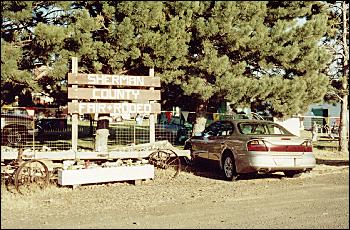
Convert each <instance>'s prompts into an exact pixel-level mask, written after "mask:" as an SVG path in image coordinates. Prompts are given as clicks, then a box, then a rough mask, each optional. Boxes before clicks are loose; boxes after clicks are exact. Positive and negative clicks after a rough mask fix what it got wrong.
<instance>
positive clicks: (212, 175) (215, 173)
mask: <svg viewBox="0 0 350 230" xmlns="http://www.w3.org/2000/svg"><path fill="white" fill-rule="evenodd" d="M181 171H183V172H188V173H192V174H194V175H196V176H200V177H205V178H209V179H215V180H223V181H224V180H225V177H224V175H223V173H222V171H221V170H220V168H219V166H216V165H214V164H212V163H209V162H206V161H203V162H200V163H196V164H195V165H187V164H186V163H182V165H181ZM284 177H285V176H284V175H283V174H275V173H266V174H256V173H247V174H241V175H240V176H239V177H238V178H237V180H253V179H265V178H270V179H282V178H284Z"/></svg>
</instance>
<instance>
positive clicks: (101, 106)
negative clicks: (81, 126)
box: [68, 102, 161, 115]
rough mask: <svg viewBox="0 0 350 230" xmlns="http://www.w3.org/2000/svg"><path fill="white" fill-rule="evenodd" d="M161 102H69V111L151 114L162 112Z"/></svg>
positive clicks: (81, 112) (80, 112)
mask: <svg viewBox="0 0 350 230" xmlns="http://www.w3.org/2000/svg"><path fill="white" fill-rule="evenodd" d="M160 111H161V110H160V103H145V104H142V103H94V102H79V103H78V102H68V112H69V113H79V114H85V113H113V114H119V115H122V114H128V113H130V114H137V113H139V114H151V113H160Z"/></svg>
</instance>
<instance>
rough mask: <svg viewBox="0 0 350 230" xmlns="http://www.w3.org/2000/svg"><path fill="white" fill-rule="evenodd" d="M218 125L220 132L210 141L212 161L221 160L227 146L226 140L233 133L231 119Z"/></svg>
mask: <svg viewBox="0 0 350 230" xmlns="http://www.w3.org/2000/svg"><path fill="white" fill-rule="evenodd" d="M219 124H220V125H218V126H217V127H218V133H217V135H216V136H213V137H212V138H211V139H210V141H209V143H208V151H209V154H208V158H209V160H212V161H219V160H220V159H221V153H222V151H223V149H224V148H225V146H226V141H227V140H228V138H229V137H230V136H231V134H232V133H233V124H232V123H231V122H229V121H221V122H220V123H219Z"/></svg>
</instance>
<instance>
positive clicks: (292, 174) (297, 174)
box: [283, 171, 302, 178]
mask: <svg viewBox="0 0 350 230" xmlns="http://www.w3.org/2000/svg"><path fill="white" fill-rule="evenodd" d="M283 173H284V175H285V176H286V177H290V178H296V177H300V176H301V174H302V172H300V171H285V172H283Z"/></svg>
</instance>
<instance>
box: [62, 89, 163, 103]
mask: <svg viewBox="0 0 350 230" xmlns="http://www.w3.org/2000/svg"><path fill="white" fill-rule="evenodd" d="M68 98H69V99H103V100H132V101H150V100H160V90H142V89H108V88H68Z"/></svg>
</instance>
